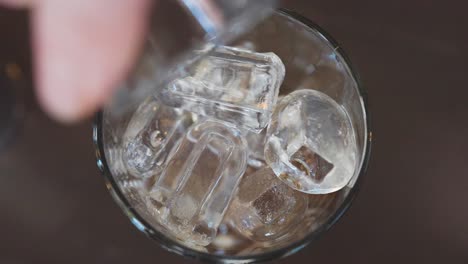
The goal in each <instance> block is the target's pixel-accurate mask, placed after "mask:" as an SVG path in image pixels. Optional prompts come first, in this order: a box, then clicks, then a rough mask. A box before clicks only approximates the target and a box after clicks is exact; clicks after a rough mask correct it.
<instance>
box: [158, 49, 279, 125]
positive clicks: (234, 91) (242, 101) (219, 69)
mask: <svg viewBox="0 0 468 264" xmlns="http://www.w3.org/2000/svg"><path fill="white" fill-rule="evenodd" d="M284 75H285V68H284V65H283V63H282V62H281V60H280V58H279V57H278V56H276V55H275V54H274V53H255V52H251V51H248V50H244V49H239V48H232V47H226V46H221V47H218V48H217V49H216V50H215V51H213V52H211V53H209V54H208V55H206V57H205V58H203V59H201V60H200V61H198V62H197V63H195V64H194V65H193V66H192V67H191V68H190V69H189V76H187V77H185V78H181V79H176V80H174V81H173V82H171V83H170V84H169V86H168V88H167V89H165V90H163V91H162V94H161V97H162V98H163V101H164V102H165V103H166V104H168V105H170V106H174V107H181V108H184V109H186V110H189V111H192V112H195V113H198V114H201V115H206V116H210V117H212V118H216V119H218V120H222V121H225V122H230V123H232V124H235V125H238V126H240V127H244V128H246V129H249V130H252V131H254V132H256V133H258V132H260V131H261V130H262V129H263V128H265V127H266V126H267V125H268V123H269V121H270V116H271V113H272V110H273V107H274V105H275V104H276V101H277V99H278V92H279V87H280V85H281V83H282V82H283V79H284Z"/></svg>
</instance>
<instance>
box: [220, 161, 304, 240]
mask: <svg viewBox="0 0 468 264" xmlns="http://www.w3.org/2000/svg"><path fill="white" fill-rule="evenodd" d="M307 199H308V195H307V194H305V193H301V192H298V191H296V190H294V189H292V188H290V187H289V186H288V185H286V184H284V183H283V182H281V181H280V180H278V178H277V177H276V175H275V173H274V172H273V171H272V170H271V168H269V167H263V168H261V169H259V170H253V173H246V174H245V175H244V177H243V178H242V181H241V183H240V184H239V188H238V192H237V195H236V198H235V199H234V200H233V202H232V204H231V206H230V207H229V212H228V215H227V217H226V219H228V221H230V224H231V225H232V226H233V227H234V228H235V229H237V231H238V232H240V233H241V234H243V235H244V236H246V237H247V238H249V239H252V240H254V241H268V240H272V239H276V238H279V237H281V236H283V235H286V234H287V233H290V232H293V231H294V230H295V228H296V227H297V225H298V224H299V223H300V222H301V220H302V218H303V216H304V212H305V210H306V209H307V203H308V200H307Z"/></svg>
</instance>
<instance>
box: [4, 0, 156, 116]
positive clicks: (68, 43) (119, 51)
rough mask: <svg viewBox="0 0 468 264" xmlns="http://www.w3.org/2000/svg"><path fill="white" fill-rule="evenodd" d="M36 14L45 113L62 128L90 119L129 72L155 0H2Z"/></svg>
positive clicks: (37, 80) (39, 90)
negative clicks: (61, 123)
mask: <svg viewBox="0 0 468 264" xmlns="http://www.w3.org/2000/svg"><path fill="white" fill-rule="evenodd" d="M0 3H1V4H6V5H7V6H12V7H26V8H30V9H31V30H32V42H33V43H32V49H33V55H34V58H33V60H34V79H35V86H36V88H37V89H36V92H37V95H38V99H39V102H40V103H41V105H42V107H43V109H44V110H45V111H46V112H47V113H49V114H50V115H51V116H52V117H54V118H55V119H57V120H59V121H62V122H74V121H78V120H80V119H82V118H84V117H86V116H89V115H91V114H92V113H93V112H94V111H96V110H97V109H98V108H99V107H101V106H102V105H103V104H104V103H105V102H106V101H107V100H108V99H109V98H110V97H111V95H112V92H113V90H114V89H115V88H116V87H117V85H118V83H119V82H120V81H122V78H124V77H125V76H126V74H127V73H128V72H129V71H130V69H131V67H132V65H133V63H134V60H135V58H136V57H137V53H138V51H139V49H140V47H141V45H142V43H143V38H144V34H145V32H146V27H147V25H146V22H147V18H148V16H149V13H150V10H151V5H152V1H151V0H0Z"/></svg>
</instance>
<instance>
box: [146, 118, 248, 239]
mask: <svg viewBox="0 0 468 264" xmlns="http://www.w3.org/2000/svg"><path fill="white" fill-rule="evenodd" d="M245 145H246V144H245V141H244V139H243V137H242V136H241V134H240V132H239V130H237V129H235V128H234V127H230V126H227V125H226V124H224V123H220V122H217V121H211V120H206V121H202V122H200V123H198V124H195V125H194V126H193V127H192V128H191V129H190V130H189V131H188V133H187V134H186V135H185V136H184V137H183V138H182V139H181V142H180V143H179V145H178V146H177V147H176V148H174V149H173V150H172V152H171V153H170V154H169V157H168V159H167V164H166V165H165V167H164V170H163V171H162V173H161V175H160V176H159V178H158V179H157V180H156V182H155V184H154V186H153V187H152V189H151V191H150V194H149V200H148V202H149V203H151V204H150V206H151V207H153V208H154V210H156V214H155V215H156V216H157V217H158V218H159V221H160V222H161V223H162V224H163V225H164V226H165V227H166V228H167V229H169V230H170V231H171V232H172V233H173V234H174V235H175V236H176V237H177V238H179V239H181V240H183V241H185V242H188V243H193V244H197V245H201V246H206V245H208V244H209V243H210V242H211V241H212V240H213V239H214V237H215V236H216V232H217V229H218V226H219V224H220V223H221V220H222V219H223V216H224V214H225V211H226V208H227V207H228V205H229V203H230V201H231V198H232V197H233V194H234V191H235V190H236V188H237V185H238V183H239V181H240V179H241V176H242V175H243V173H244V171H245V169H246V159H247V152H246V146H245Z"/></svg>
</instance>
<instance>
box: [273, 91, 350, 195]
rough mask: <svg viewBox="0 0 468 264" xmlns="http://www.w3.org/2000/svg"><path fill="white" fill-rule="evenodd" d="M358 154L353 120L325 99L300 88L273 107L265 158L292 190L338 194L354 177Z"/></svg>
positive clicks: (320, 94)
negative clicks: (335, 192) (336, 192)
mask: <svg viewBox="0 0 468 264" xmlns="http://www.w3.org/2000/svg"><path fill="white" fill-rule="evenodd" d="M357 154H358V153H357V146H356V139H355V134H354V131H353V127H352V125H351V121H350V119H349V117H348V115H347V114H346V112H345V111H344V108H343V107H341V106H340V105H339V104H338V103H337V102H335V101H334V100H333V99H332V98H330V97H329V96H328V95H326V94H324V93H322V92H319V91H316V90H310V89H302V90H298V91H295V92H293V93H291V94H289V95H287V96H285V97H284V98H283V99H282V100H281V101H280V102H279V103H278V105H277V106H276V108H275V111H274V113H273V115H272V120H271V124H270V126H269V127H268V131H267V143H266V145H265V160H266V162H267V164H268V165H269V166H270V167H271V168H272V169H273V171H274V172H275V174H276V176H278V177H279V178H280V179H281V180H282V181H283V182H285V183H286V184H288V185H289V186H290V187H292V188H294V189H296V190H299V191H302V192H305V193H310V194H326V193H331V192H334V191H337V190H339V189H341V188H343V187H344V186H346V184H347V183H348V182H349V181H350V179H351V178H352V177H353V175H354V172H355V169H356V163H357V162H356V157H357Z"/></svg>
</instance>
